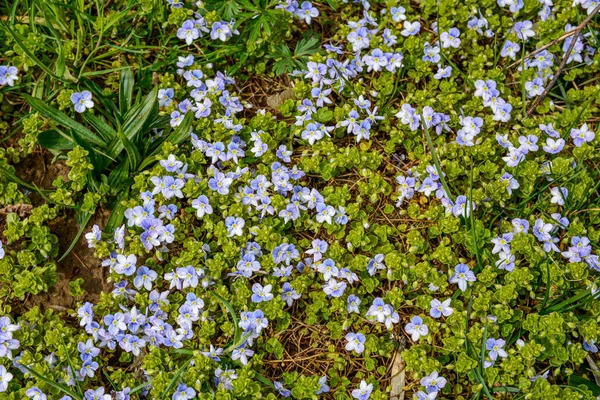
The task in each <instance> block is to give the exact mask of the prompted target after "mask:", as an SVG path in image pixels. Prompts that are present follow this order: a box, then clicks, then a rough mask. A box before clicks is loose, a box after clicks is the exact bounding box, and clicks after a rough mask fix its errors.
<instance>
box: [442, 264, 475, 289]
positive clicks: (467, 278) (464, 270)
mask: <svg viewBox="0 0 600 400" xmlns="http://www.w3.org/2000/svg"><path fill="white" fill-rule="evenodd" d="M476 280H477V278H476V277H475V274H474V273H473V271H471V269H470V268H469V266H468V265H467V264H457V265H456V267H454V275H453V276H451V277H450V279H448V282H450V283H458V288H459V289H460V290H462V291H463V292H464V291H465V290H467V282H475V281H476Z"/></svg>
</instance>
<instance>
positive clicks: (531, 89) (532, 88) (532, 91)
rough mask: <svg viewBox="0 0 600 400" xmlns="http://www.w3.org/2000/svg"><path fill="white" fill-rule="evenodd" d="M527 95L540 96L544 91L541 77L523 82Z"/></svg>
mask: <svg viewBox="0 0 600 400" xmlns="http://www.w3.org/2000/svg"><path fill="white" fill-rule="evenodd" d="M525 90H527V96H529V97H535V96H541V95H542V94H543V93H544V81H543V80H542V78H534V79H533V80H532V81H528V82H525Z"/></svg>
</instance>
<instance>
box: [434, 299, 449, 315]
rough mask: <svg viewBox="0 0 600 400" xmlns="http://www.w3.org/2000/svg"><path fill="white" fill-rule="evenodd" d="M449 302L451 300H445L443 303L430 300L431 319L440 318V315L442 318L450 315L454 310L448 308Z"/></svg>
mask: <svg viewBox="0 0 600 400" xmlns="http://www.w3.org/2000/svg"><path fill="white" fill-rule="evenodd" d="M451 302H452V299H446V300H444V301H443V302H441V301H439V300H438V299H433V300H431V302H430V303H429V304H430V306H431V310H429V315H431V316H432V317H433V318H440V317H441V316H442V315H443V316H444V317H448V316H450V315H452V313H453V312H454V309H453V308H452V307H450V303H451Z"/></svg>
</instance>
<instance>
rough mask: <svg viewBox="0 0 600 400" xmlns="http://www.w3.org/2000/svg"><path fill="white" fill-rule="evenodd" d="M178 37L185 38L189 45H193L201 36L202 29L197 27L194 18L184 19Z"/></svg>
mask: <svg viewBox="0 0 600 400" xmlns="http://www.w3.org/2000/svg"><path fill="white" fill-rule="evenodd" d="M177 37H178V38H179V39H181V40H185V43H187V45H188V46H189V45H191V44H192V42H193V41H194V40H196V39H198V38H199V37H200V31H199V30H198V28H196V21H194V20H193V19H188V20H186V21H184V23H183V24H182V25H181V28H179V29H178V30H177Z"/></svg>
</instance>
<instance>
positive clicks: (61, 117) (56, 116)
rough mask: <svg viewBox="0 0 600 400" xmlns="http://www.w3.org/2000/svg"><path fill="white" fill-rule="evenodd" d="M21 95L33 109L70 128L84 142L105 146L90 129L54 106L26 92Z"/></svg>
mask: <svg viewBox="0 0 600 400" xmlns="http://www.w3.org/2000/svg"><path fill="white" fill-rule="evenodd" d="M23 97H24V98H25V100H26V101H27V103H28V104H29V105H30V106H31V108H33V109H34V110H35V111H37V112H39V113H40V114H42V115H43V116H45V117H47V118H50V119H51V120H53V121H54V122H56V123H57V124H59V125H62V126H64V127H67V128H70V129H72V130H73V131H75V132H76V133H77V135H78V136H79V137H81V138H82V139H83V140H85V141H86V142H88V143H91V144H94V145H96V146H100V147H101V148H102V147H105V146H106V142H105V141H104V140H102V139H101V138H99V137H98V136H96V135H95V134H94V133H93V132H92V131H90V130H89V129H88V128H86V127H85V126H83V125H81V124H80V123H79V122H77V121H75V120H73V119H71V118H69V117H68V116H67V115H66V114H65V113H63V112H62V111H59V110H57V109H56V108H54V107H50V106H49V105H47V104H46V103H44V102H43V101H42V100H40V99H37V98H35V97H31V96H29V95H28V94H23Z"/></svg>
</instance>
